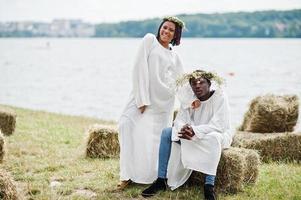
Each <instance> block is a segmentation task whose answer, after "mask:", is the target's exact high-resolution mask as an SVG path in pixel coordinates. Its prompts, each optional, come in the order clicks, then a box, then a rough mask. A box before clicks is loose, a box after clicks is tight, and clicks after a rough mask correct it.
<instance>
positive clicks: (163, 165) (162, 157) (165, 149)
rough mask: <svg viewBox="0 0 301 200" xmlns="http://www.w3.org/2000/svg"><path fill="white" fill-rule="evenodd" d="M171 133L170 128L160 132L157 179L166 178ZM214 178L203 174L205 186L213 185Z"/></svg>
mask: <svg viewBox="0 0 301 200" xmlns="http://www.w3.org/2000/svg"><path fill="white" fill-rule="evenodd" d="M171 133H172V128H171V127H169V128H165V129H163V130H162V134H161V141H160V148H159V166H158V177H159V178H166V175H167V167H168V161H169V157H170V153H171V143H172V141H171ZM214 181H215V176H213V175H206V174H205V184H209V185H214Z"/></svg>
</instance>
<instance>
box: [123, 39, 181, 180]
mask: <svg viewBox="0 0 301 200" xmlns="http://www.w3.org/2000/svg"><path fill="white" fill-rule="evenodd" d="M182 74H183V67H182V62H181V60H180V58H179V56H178V55H177V54H176V53H175V52H174V51H173V50H170V49H166V48H164V47H163V46H162V45H161V44H160V43H159V42H158V40H157V39H156V37H155V36H154V35H153V34H146V35H145V36H144V38H143V40H142V43H141V45H140V47H139V50H138V54H137V57H136V62H135V64H134V70H133V91H132V92H131V94H130V99H129V101H128V103H127V105H126V107H125V109H124V111H123V113H122V115H121V117H120V120H119V124H118V128H119V135H118V136H119V143H120V180H128V179H131V180H132V181H134V182H136V183H144V184H149V183H152V182H153V181H154V180H155V179H156V177H157V171H158V170H157V167H158V152H159V145H160V136H161V131H162V129H163V128H166V127H170V126H171V125H172V113H173V108H174V100H175V89H176V85H175V81H176V79H177V78H178V77H179V76H180V75H182ZM142 105H147V108H146V110H145V112H144V113H143V114H141V113H140V111H139V109H138V107H141V106H142Z"/></svg>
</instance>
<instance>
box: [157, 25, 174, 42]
mask: <svg viewBox="0 0 301 200" xmlns="http://www.w3.org/2000/svg"><path fill="white" fill-rule="evenodd" d="M175 30H176V25H175V24H174V23H173V22H170V21H166V22H164V23H163V24H162V26H161V28H160V41H161V42H163V43H170V41H171V40H172V39H173V38H174V35H175Z"/></svg>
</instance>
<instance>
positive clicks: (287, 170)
mask: <svg viewBox="0 0 301 200" xmlns="http://www.w3.org/2000/svg"><path fill="white" fill-rule="evenodd" d="M2 107H3V106H2ZM4 107H8V106H4ZM9 108H12V109H13V110H15V111H16V113H17V116H18V117H17V127H16V131H15V133H14V134H13V135H11V136H9V137H5V140H6V144H7V145H6V146H7V153H6V156H5V158H4V162H3V163H2V164H0V167H1V168H4V169H6V170H7V171H10V172H11V174H12V176H13V177H14V179H15V180H16V182H17V186H18V190H19V193H20V196H22V197H24V199H91V196H93V195H96V196H97V197H96V198H95V199H142V198H141V197H140V192H141V190H142V189H143V188H145V186H141V185H133V186H131V187H130V188H129V189H127V190H125V191H124V192H112V191H111V190H113V189H114V188H115V186H116V184H117V183H118V172H119V164H118V161H119V160H118V159H107V160H102V159H87V158H85V155H84V154H85V142H86V135H85V130H86V129H87V128H88V127H89V126H90V125H92V124H95V123H106V124H113V123H114V122H104V121H101V120H98V119H92V118H85V117H74V116H66V115H59V114H53V113H47V112H40V111H32V110H27V109H21V108H15V107H9ZM201 188H202V186H199V187H197V186H195V187H188V186H184V187H182V188H180V189H179V190H176V191H173V192H164V193H161V194H160V195H158V196H157V197H155V198H152V199H202V197H203V194H202V189H201ZM82 193H85V195H82ZM89 195H91V196H90V197H89ZM219 199H227V200H234V199H237V200H238V199H241V200H242V199H262V200H263V199H265V200H266V199H271V200H272V199H273V200H274V199H294V200H297V199H301V165H300V164H296V163H295V164H285V163H271V164H263V165H262V166H261V167H260V175H259V180H258V182H257V183H256V184H255V185H253V186H248V187H246V188H244V191H243V192H240V193H238V194H236V195H226V194H219Z"/></svg>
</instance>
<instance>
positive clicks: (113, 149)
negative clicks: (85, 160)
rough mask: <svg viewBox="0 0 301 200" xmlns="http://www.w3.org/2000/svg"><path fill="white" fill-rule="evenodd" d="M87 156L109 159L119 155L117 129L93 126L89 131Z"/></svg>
mask: <svg viewBox="0 0 301 200" xmlns="http://www.w3.org/2000/svg"><path fill="white" fill-rule="evenodd" d="M88 135H89V136H88V137H89V138H88V142H87V149H86V156H87V157H90V158H109V157H117V156H118V155H119V142H118V133H117V130H116V128H115V127H113V126H105V125H93V126H92V127H90V128H89V130H88Z"/></svg>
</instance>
